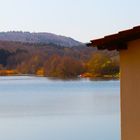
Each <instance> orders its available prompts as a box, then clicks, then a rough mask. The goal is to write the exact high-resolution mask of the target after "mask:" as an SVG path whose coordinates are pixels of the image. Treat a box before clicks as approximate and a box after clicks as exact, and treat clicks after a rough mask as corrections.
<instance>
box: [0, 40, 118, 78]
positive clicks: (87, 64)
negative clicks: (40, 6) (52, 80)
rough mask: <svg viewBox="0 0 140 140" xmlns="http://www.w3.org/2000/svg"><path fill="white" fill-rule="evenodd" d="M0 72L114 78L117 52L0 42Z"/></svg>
mask: <svg viewBox="0 0 140 140" xmlns="http://www.w3.org/2000/svg"><path fill="white" fill-rule="evenodd" d="M0 74H1V75H9V74H34V75H39V76H47V77H59V78H74V77H78V76H81V77H105V76H109V77H118V74H119V56H118V52H116V51H113V52H108V51H102V52H100V51H98V50H96V49H95V48H89V47H83V46H77V47H62V46H61V47H60V46H59V45H46V44H42V43H21V42H7V41H0Z"/></svg>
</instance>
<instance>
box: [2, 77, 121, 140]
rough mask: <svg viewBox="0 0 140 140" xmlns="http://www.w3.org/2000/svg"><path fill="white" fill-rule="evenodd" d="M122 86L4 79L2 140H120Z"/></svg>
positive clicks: (30, 78)
mask: <svg viewBox="0 0 140 140" xmlns="http://www.w3.org/2000/svg"><path fill="white" fill-rule="evenodd" d="M119 84H120V83H119V81H90V80H87V79H83V80H77V81H72V80H71V81H61V80H49V79H47V78H39V77H25V76H23V77H22V76H21V77H16V76H14V77H0V140H120V105H119V104H120V103H119V102H120V100H119V97H120V95H119Z"/></svg>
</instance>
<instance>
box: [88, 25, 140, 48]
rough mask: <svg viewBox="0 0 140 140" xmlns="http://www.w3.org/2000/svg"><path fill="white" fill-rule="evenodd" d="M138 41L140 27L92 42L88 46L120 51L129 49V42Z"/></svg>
mask: <svg viewBox="0 0 140 140" xmlns="http://www.w3.org/2000/svg"><path fill="white" fill-rule="evenodd" d="M136 39H140V26H136V27H134V28H132V29H129V30H124V31H121V32H119V33H117V34H112V35H109V36H105V37H104V38H100V39H95V40H91V42H90V43H89V44H87V45H88V46H92V47H97V48H98V49H108V50H115V49H116V50H120V49H127V42H129V41H132V40H136Z"/></svg>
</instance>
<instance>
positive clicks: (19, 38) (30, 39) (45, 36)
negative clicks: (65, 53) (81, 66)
mask: <svg viewBox="0 0 140 140" xmlns="http://www.w3.org/2000/svg"><path fill="white" fill-rule="evenodd" d="M0 40H1V41H16V42H25V43H44V44H54V45H58V46H64V47H73V46H81V45H84V44H83V43H81V42H79V41H76V40H74V39H73V38H70V37H65V36H61V35H56V34H53V33H45V32H42V33H41V32H40V33H30V32H22V31H10V32H0Z"/></svg>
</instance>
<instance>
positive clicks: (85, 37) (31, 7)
mask: <svg viewBox="0 0 140 140" xmlns="http://www.w3.org/2000/svg"><path fill="white" fill-rule="evenodd" d="M136 25H140V0H0V31H9V30H16V31H17V30H18V31H20V30H22V31H31V32H51V33H56V34H60V35H65V36H70V37H73V38H75V39H77V40H79V41H82V42H88V41H89V40H91V39H93V38H98V37H102V36H104V35H106V34H110V33H115V32H117V31H119V30H123V29H127V28H131V27H133V26H136Z"/></svg>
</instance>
